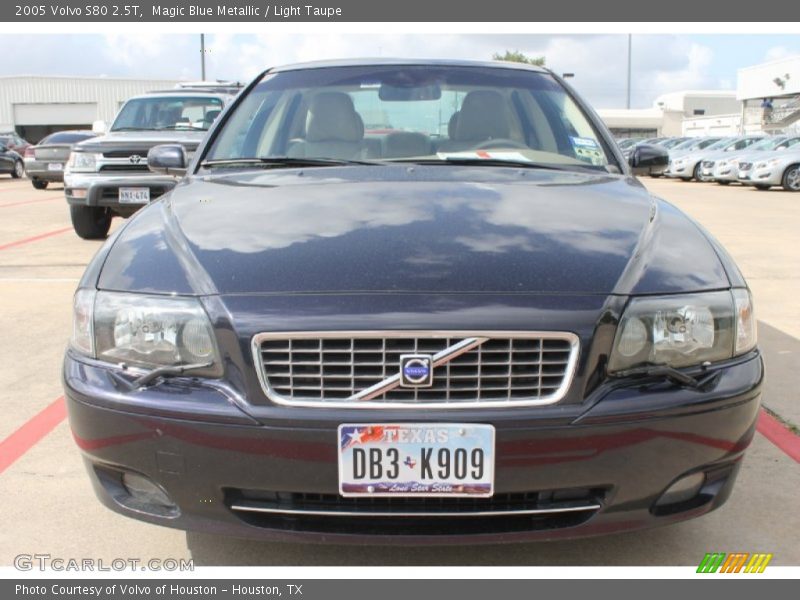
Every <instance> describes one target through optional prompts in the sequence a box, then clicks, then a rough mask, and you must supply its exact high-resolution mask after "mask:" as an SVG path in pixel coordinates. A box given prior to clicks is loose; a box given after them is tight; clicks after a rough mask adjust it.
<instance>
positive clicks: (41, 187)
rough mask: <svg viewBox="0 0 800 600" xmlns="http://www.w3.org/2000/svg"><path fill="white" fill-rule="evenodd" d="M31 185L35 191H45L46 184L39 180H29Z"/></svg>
mask: <svg viewBox="0 0 800 600" xmlns="http://www.w3.org/2000/svg"><path fill="white" fill-rule="evenodd" d="M31 183H32V184H33V187H35V188H36V189H37V190H46V189H47V182H46V181H42V180H41V179H31Z"/></svg>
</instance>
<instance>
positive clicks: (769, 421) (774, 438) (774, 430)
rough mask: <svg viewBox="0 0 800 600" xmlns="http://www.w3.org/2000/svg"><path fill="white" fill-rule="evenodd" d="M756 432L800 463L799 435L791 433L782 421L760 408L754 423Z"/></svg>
mask: <svg viewBox="0 0 800 600" xmlns="http://www.w3.org/2000/svg"><path fill="white" fill-rule="evenodd" d="M756 429H758V432H759V433H760V434H761V435H763V436H764V437H765V438H767V439H768V440H769V441H770V442H772V443H773V444H775V445H776V446H777V447H778V448H779V449H780V450H781V451H782V452H783V453H784V454H786V456H788V457H789V458H791V459H792V460H794V461H795V462H799V463H800V436H798V435H795V434H794V433H792V431H791V430H790V429H788V428H787V427H786V426H785V425H784V424H783V423H781V422H780V421H778V419H776V418H775V417H773V416H772V415H771V414H769V413H768V412H767V411H765V410H764V409H763V408H762V409H761V415H759V417H758V424H757V425H756Z"/></svg>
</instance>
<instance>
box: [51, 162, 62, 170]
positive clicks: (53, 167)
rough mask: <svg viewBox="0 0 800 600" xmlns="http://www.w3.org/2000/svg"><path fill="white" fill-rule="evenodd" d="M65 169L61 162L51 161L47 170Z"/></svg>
mask: <svg viewBox="0 0 800 600" xmlns="http://www.w3.org/2000/svg"><path fill="white" fill-rule="evenodd" d="M63 169H64V165H62V164H61V163H49V164H48V165H47V170H48V171H61V170H63Z"/></svg>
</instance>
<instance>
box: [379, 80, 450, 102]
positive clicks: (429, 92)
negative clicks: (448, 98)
mask: <svg viewBox="0 0 800 600" xmlns="http://www.w3.org/2000/svg"><path fill="white" fill-rule="evenodd" d="M441 97H442V88H440V87H439V86H438V85H437V84H435V83H434V84H430V85H408V86H406V85H391V84H388V83H384V84H383V85H381V89H380V90H378V98H380V99H381V100H383V101H384V102H421V101H424V100H438V99H439V98H441Z"/></svg>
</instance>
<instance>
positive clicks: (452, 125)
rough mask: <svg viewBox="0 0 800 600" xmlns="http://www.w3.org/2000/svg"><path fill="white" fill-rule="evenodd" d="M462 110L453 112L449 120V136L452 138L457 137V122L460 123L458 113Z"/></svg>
mask: <svg viewBox="0 0 800 600" xmlns="http://www.w3.org/2000/svg"><path fill="white" fill-rule="evenodd" d="M460 112H461V111H460V110H457V111H456V112H454V113H453V116H452V117H450V120H449V121H448V122H447V137H449V138H450V139H451V140H453V139H455V137H456V123H458V115H459V113H460Z"/></svg>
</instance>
